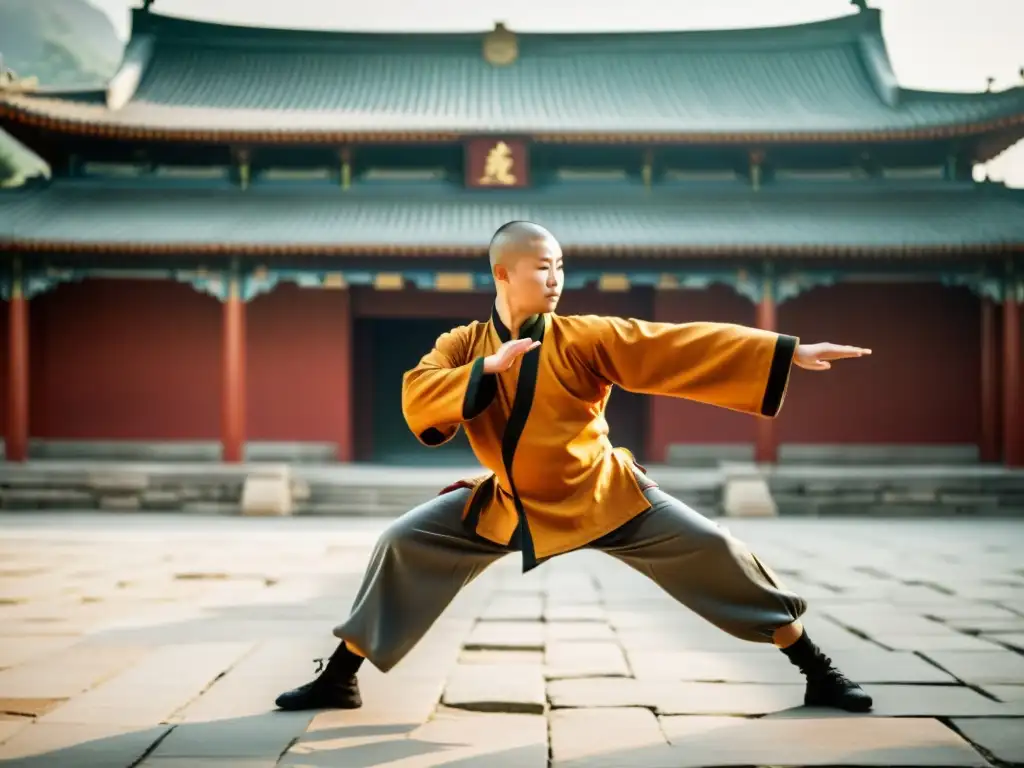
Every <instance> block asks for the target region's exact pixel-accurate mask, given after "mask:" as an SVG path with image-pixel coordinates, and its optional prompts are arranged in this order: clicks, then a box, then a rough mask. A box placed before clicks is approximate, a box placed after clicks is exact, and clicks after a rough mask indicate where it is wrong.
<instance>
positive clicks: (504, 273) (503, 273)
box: [493, 264, 508, 283]
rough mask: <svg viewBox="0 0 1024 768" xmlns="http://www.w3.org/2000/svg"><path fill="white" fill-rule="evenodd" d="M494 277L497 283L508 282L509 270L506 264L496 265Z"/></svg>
mask: <svg viewBox="0 0 1024 768" xmlns="http://www.w3.org/2000/svg"><path fill="white" fill-rule="evenodd" d="M493 275H494V281H495V282H499V281H500V282H502V283H507V282H508V268H507V267H506V266H505V265H504V264H495V265H494V271H493Z"/></svg>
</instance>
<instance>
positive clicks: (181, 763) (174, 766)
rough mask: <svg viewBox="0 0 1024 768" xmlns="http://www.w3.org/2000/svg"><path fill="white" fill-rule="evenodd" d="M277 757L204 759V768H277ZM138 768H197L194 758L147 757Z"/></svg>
mask: <svg viewBox="0 0 1024 768" xmlns="http://www.w3.org/2000/svg"><path fill="white" fill-rule="evenodd" d="M276 766H277V757H276V756H275V757H274V758H273V759H261V758H251V757H204V758H203V768H276ZM137 768H196V761H195V758H192V757H152V756H150V757H147V758H146V759H145V760H143V761H142V762H141V763H139V764H138V766H137Z"/></svg>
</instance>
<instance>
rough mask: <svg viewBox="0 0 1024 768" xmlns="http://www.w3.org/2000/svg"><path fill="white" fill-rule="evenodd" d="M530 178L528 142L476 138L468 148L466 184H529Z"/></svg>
mask: <svg viewBox="0 0 1024 768" xmlns="http://www.w3.org/2000/svg"><path fill="white" fill-rule="evenodd" d="M528 181H529V167H528V166H527V161H526V144H524V143H523V142H521V141H514V140H506V139H476V140H474V141H471V142H469V144H468V145H467V147H466V186H469V187H525V186H526V185H527V183H528Z"/></svg>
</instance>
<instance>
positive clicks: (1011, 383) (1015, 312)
mask: <svg viewBox="0 0 1024 768" xmlns="http://www.w3.org/2000/svg"><path fill="white" fill-rule="evenodd" d="M1021 292H1022V291H1021V284H1020V283H1012V282H1011V283H1010V284H1009V285H1008V286H1007V289H1006V299H1005V300H1004V301H1003V462H1004V463H1005V464H1006V465H1007V466H1008V467H1024V424H1022V423H1021V420H1022V417H1024V411H1022V408H1021V398H1022V397H1024V392H1022V391H1021V378H1020V368H1021V365H1020V362H1021V347H1020V302H1021V295H1020V294H1021Z"/></svg>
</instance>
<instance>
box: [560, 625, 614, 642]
mask: <svg viewBox="0 0 1024 768" xmlns="http://www.w3.org/2000/svg"><path fill="white" fill-rule="evenodd" d="M544 635H545V639H546V640H547V642H548V643H553V642H559V641H564V640H586V641H589V640H603V641H606V642H614V641H615V640H616V635H615V632H614V631H613V630H612V628H611V627H609V626H608V625H607V624H605V623H603V622H597V621H564V622H558V621H551V622H548V623H547V624H545V625H544Z"/></svg>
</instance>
